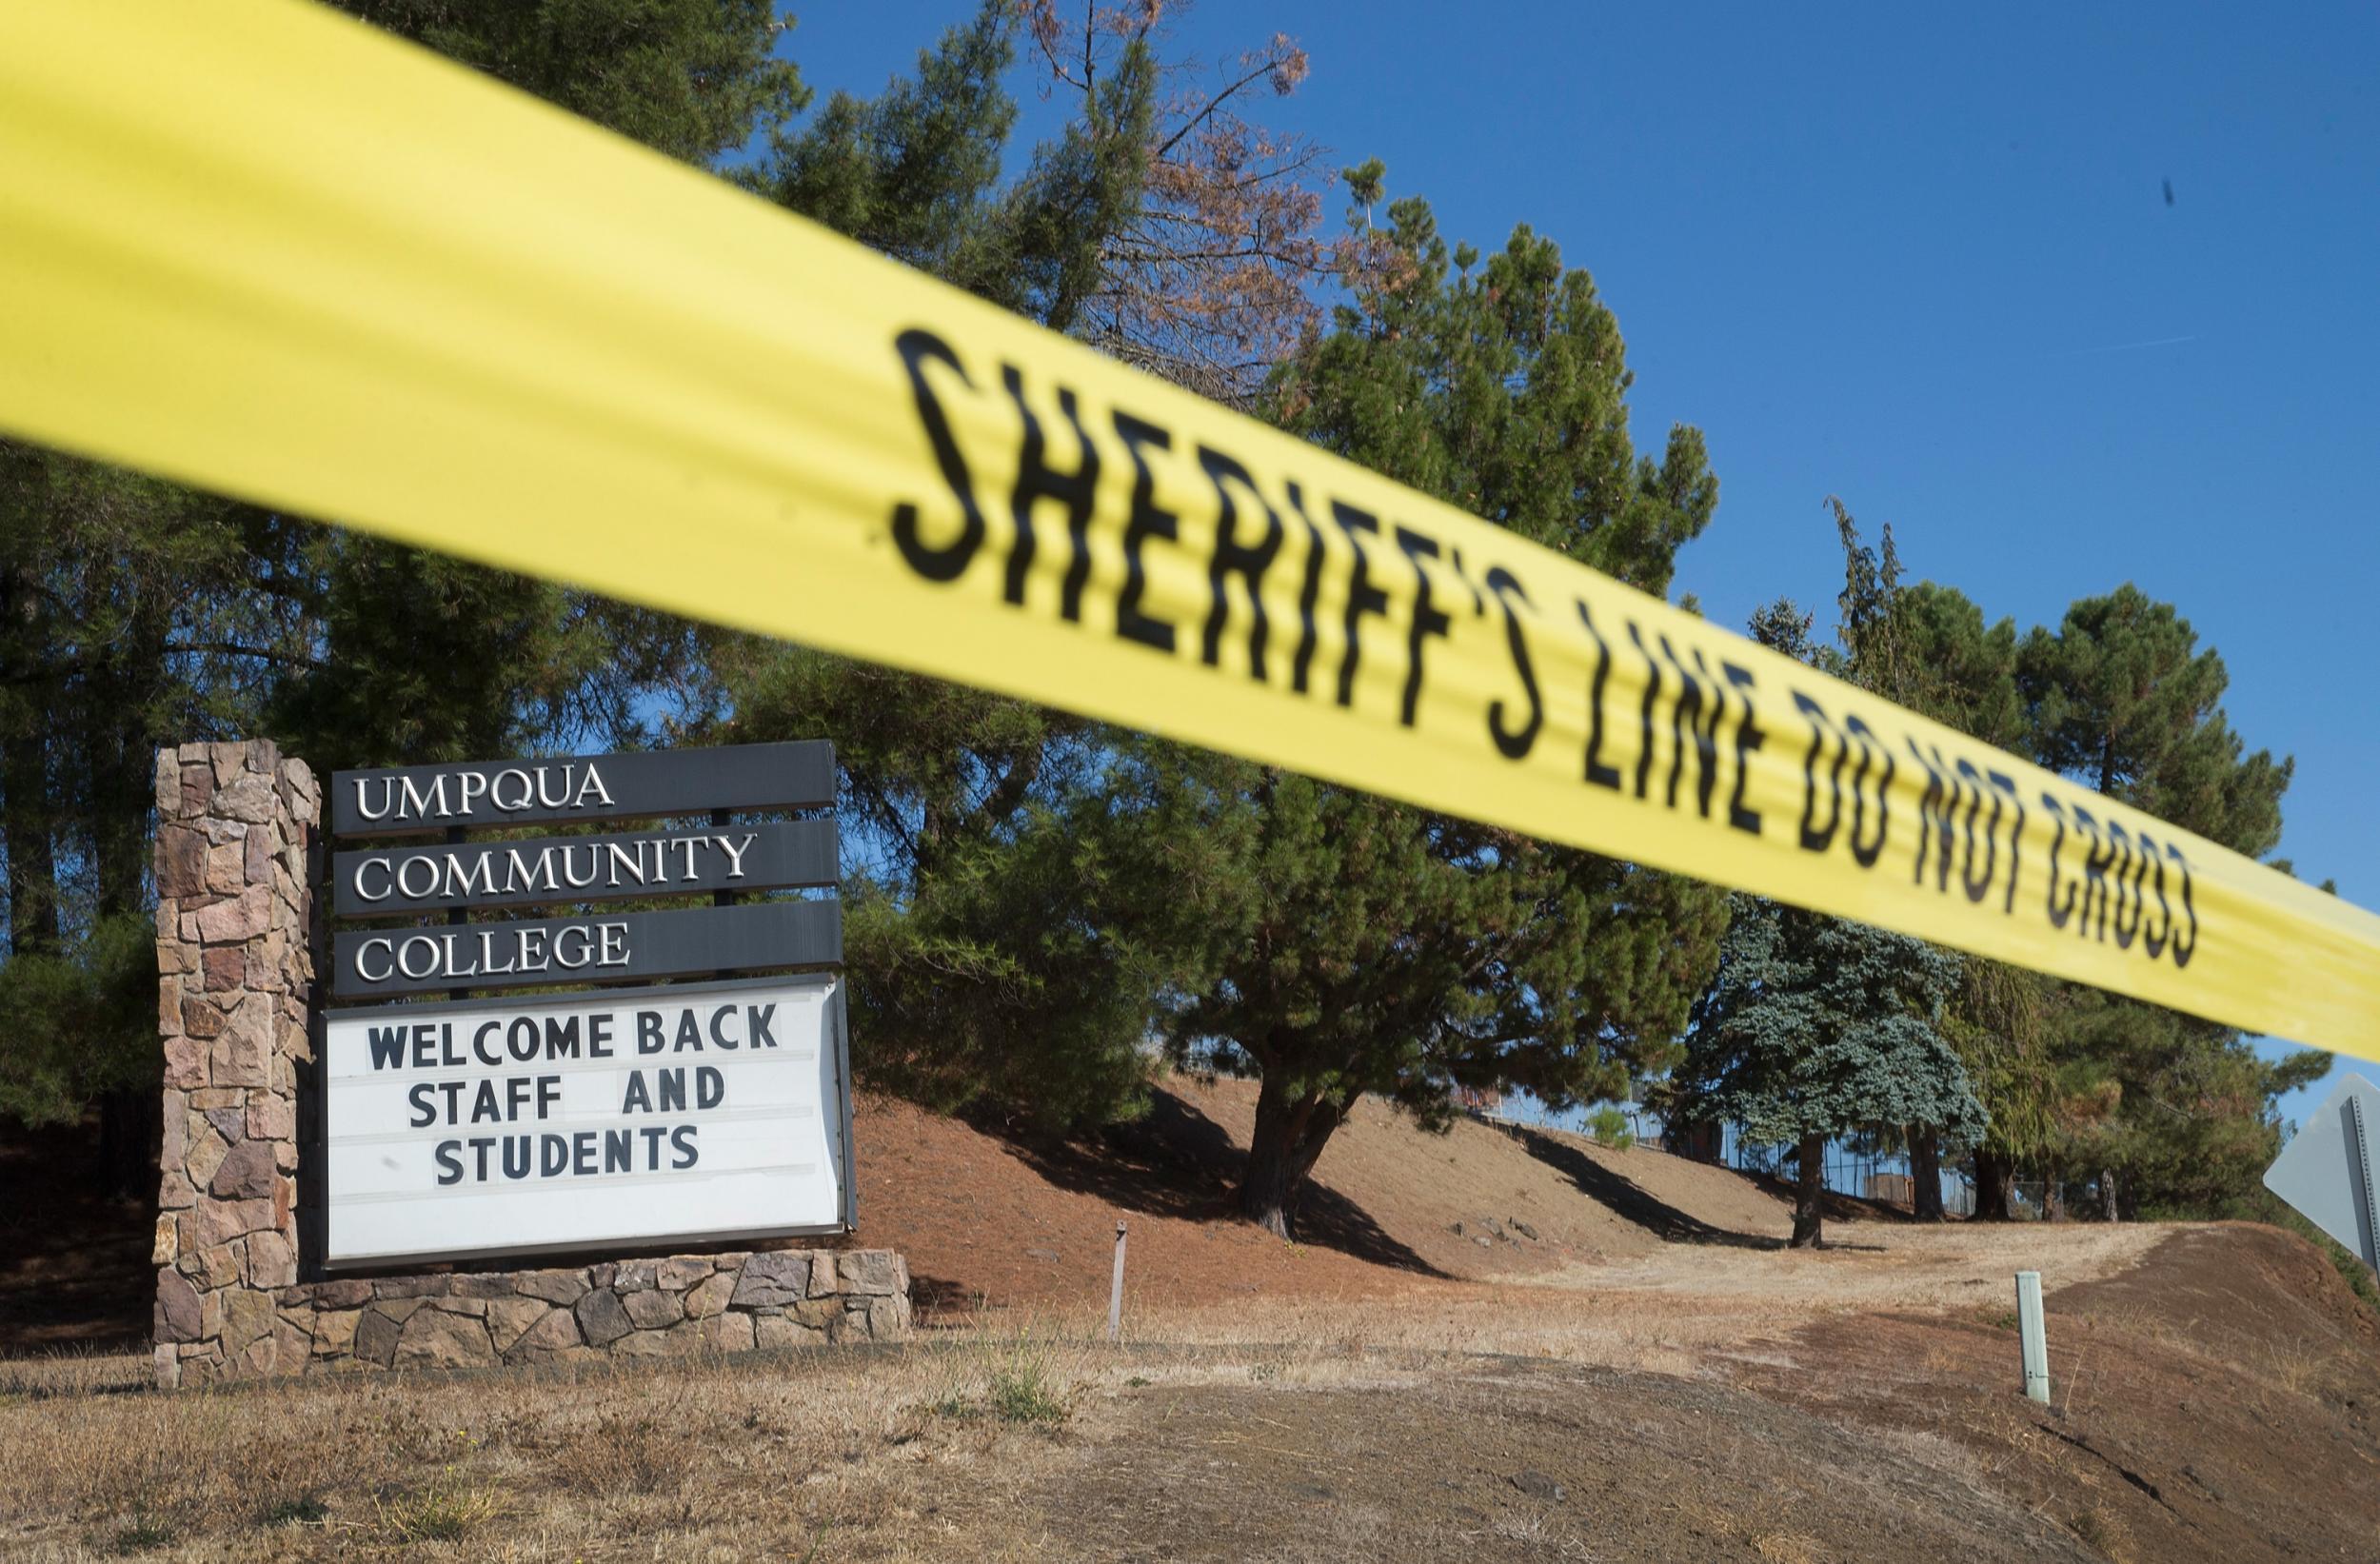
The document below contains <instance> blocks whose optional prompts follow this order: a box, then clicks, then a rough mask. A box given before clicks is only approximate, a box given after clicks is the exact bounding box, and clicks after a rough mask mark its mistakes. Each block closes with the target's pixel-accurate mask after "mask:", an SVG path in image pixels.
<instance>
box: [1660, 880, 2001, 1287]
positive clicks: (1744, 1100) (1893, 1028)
mask: <svg viewBox="0 0 2380 1564" xmlns="http://www.w3.org/2000/svg"><path fill="white" fill-rule="evenodd" d="M1957 980H1958V959H1957V958H1956V957H1954V956H1952V955H1950V954H1948V953H1947V952H1944V951H1941V950H1938V949H1936V948H1935V947H1934V946H1932V945H1929V944H1927V943H1926V942H1925V941H1924V940H1913V939H1910V938H1909V937H1907V936H1905V935H1898V934H1889V933H1886V932H1885V931H1883V930H1881V929H1874V928H1870V927H1868V926H1867V925H1865V924H1862V923H1854V922H1852V921H1849V920H1847V919H1839V918H1830V917H1827V916H1825V915H1824V914H1821V913H1813V912H1805V911H1802V910H1801V909H1799V908H1796V907H1783V906H1779V905H1777V904H1776V903H1775V902H1771V901H1762V900H1759V899H1757V898H1754V897H1737V898H1735V905H1734V917H1733V919H1732V920H1731V921H1730V922H1729V924H1728V929H1727V937H1726V939H1725V940H1723V941H1722V942H1721V944H1720V947H1719V963H1718V972H1717V974H1716V977H1715V978H1714V980H1713V981H1712V983H1711V986H1710V987H1709V988H1708V989H1707V990H1705V992H1704V993H1703V996H1702V998H1701V999H1700V1000H1698V1001H1697V1002H1696V1005H1695V1010H1694V1018H1693V1022H1692V1028H1691V1030H1690V1031H1689V1033H1688V1035H1687V1039H1686V1057H1685V1060H1684V1062H1683V1063H1682V1064H1681V1065H1680V1066H1679V1067H1678V1068H1677V1070H1676V1071H1675V1072H1673V1074H1672V1076H1671V1082H1670V1092H1671V1101H1672V1103H1673V1108H1672V1112H1673V1114H1674V1115H1675V1117H1676V1119H1678V1120H1679V1121H1680V1122H1682V1123H1687V1124H1696V1123H1706V1124H1720V1123H1732V1124H1735V1126H1737V1128H1738V1130H1739V1132H1740V1133H1741V1134H1742V1135H1743V1136H1744V1137H1745V1138H1747V1139H1749V1140H1751V1141H1753V1142H1754V1143H1755V1144H1767V1145H1775V1144H1788V1143H1790V1144H1792V1145H1794V1146H1795V1148H1796V1151H1795V1157H1796V1160H1797V1163H1798V1170H1797V1171H1798V1178H1797V1183H1796V1187H1795V1202H1794V1232H1793V1237H1792V1240H1791V1242H1792V1246H1793V1247H1795V1248H1796V1249H1798V1248H1804V1247H1814V1246H1816V1245H1817V1244H1818V1243H1819V1242H1820V1240H1821V1237H1822V1235H1823V1217H1824V1202H1823V1197H1824V1195H1825V1180H1824V1161H1825V1152H1826V1143H1827V1141H1828V1140H1830V1139H1832V1138H1835V1137H1837V1136H1842V1135H1847V1134H1851V1133H1853V1132H1855V1131H1863V1130H1874V1129H1876V1128H1887V1129H1897V1128H1898V1127H1899V1126H1902V1125H1906V1124H1926V1125H1932V1126H1934V1127H1935V1128H1937V1129H1938V1130H1940V1131H1941V1132H1942V1133H1943V1134H1945V1135H1946V1136H1948V1137H1950V1138H1953V1139H1971V1138H1976V1137H1979V1136H1980V1135H1981V1134H1982V1132H1983V1127H1984V1114H1983V1107H1982V1104H1981V1103H1980V1102H1978V1101H1977V1100H1976V1099H1975V1094H1974V1090H1973V1086H1972V1085H1971V1084H1970V1083H1969V1081H1968V1079H1967V1072H1966V1070H1965V1068H1964V1067H1963V1066H1962V1065H1961V1064H1960V1062H1959V1059H1958V1055H1957V1052H1956V1051H1955V1050H1954V1049H1953V1048H1952V1046H1951V1045H1950V1042H1949V1040H1948V1039H1946V1038H1945V1037H1944V1036H1943V1033H1942V1030H1941V1018H1942V1010H1943V1006H1944V1003H1945V1001H1946V1000H1948V999H1949V997H1950V995H1951V993H1952V991H1953V989H1954V986H1955V984H1956V983H1957Z"/></svg>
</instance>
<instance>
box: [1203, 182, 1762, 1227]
mask: <svg viewBox="0 0 2380 1564" xmlns="http://www.w3.org/2000/svg"><path fill="white" fill-rule="evenodd" d="M1349 178H1350V184H1351V188H1352V190H1353V192H1354V194H1355V196H1356V198H1357V202H1358V204H1359V208H1368V207H1370V206H1371V205H1373V204H1374V203H1376V202H1377V201H1378V197H1379V181H1380V169H1379V168H1378V165H1377V164H1375V165H1370V166H1367V167H1366V168H1361V169H1357V170H1353V171H1352V172H1351V174H1350V176H1349ZM1388 218H1389V227H1388V231H1387V233H1386V235H1385V241H1386V243H1385V249H1386V252H1387V259H1386V261H1385V263H1384V264H1383V265H1381V266H1380V267H1378V268H1376V269H1374V270H1371V271H1370V272H1368V273H1367V274H1366V275H1365V276H1364V277H1363V278H1362V279H1360V280H1359V286H1358V288H1357V291H1356V294H1355V297H1354V299H1353V300H1352V301H1351V302H1350V303H1348V304H1347V305H1345V306H1343V307H1339V309H1338V310H1336V311H1335V312H1334V317H1333V324H1332V327H1331V328H1330V330H1328V331H1327V332H1326V333H1324V334H1322V335H1321V336H1319V338H1317V339H1316V340H1315V341H1314V342H1313V343H1312V345H1311V346H1309V347H1308V348H1307V350H1306V351H1304V352H1302V353H1301V354H1299V357H1298V358H1297V359H1295V360H1293V361H1292V362H1291V363H1290V364H1289V365H1288V366H1285V367H1284V369H1283V370H1282V372H1281V374H1280V376H1279V379H1278V381H1277V384H1276V385H1275V386H1274V387H1273V389H1272V391H1271V393H1270V394H1269V396H1268V400H1267V409H1268V411H1269V412H1270V413H1271V414H1272V416H1274V417H1275V418H1276V419H1277V420H1279V422H1280V423H1281V424H1282V425H1283V426H1285V427H1287V428H1289V429H1291V430H1292V431H1294V432H1297V433H1299V434H1301V435H1303V436H1305V437H1306V438H1308V439H1312V440H1314V441H1316V442H1318V443H1319V444H1320V445H1324V446H1326V447H1328V448H1330V449H1332V450H1335V451H1338V452H1339V454H1341V455H1344V456H1346V457H1348V458H1349V459H1351V460H1353V461H1356V462H1359V463H1361V464H1362V465H1366V466H1369V467H1373V468H1375V469H1376V470H1378V471H1381V472H1383V473H1386V474H1387V475H1389V476H1390V477H1392V478H1395V479H1398V480H1399V481H1400V482H1403V483H1406V484H1409V485H1414V486H1416V487H1418V488H1421V489H1423V490H1425V491H1427V492H1431V493H1435V494H1437V495H1438V496H1439V497H1441V498H1443V499H1445V500H1447V501H1449V502H1451V503H1453V504H1456V505H1461V506H1462V507H1464V508H1465V509H1467V510H1470V511H1472V512H1474V513H1475V514H1478V515H1480V516H1483V517H1485V518H1487V519H1488V520H1489V521H1491V522H1495V523H1497V524H1498V525H1504V526H1508V527H1510V528H1512V529H1513V530H1514V531H1516V532H1518V533H1520V534H1522V535H1523V536H1525V537H1529V538H1531V539H1533V540H1535V541H1537V542H1540V543H1543V544H1548V545H1550V546H1552V547H1555V548H1557V549H1560V550H1561V551H1563V552H1565V553H1567V554H1569V555H1571V556H1572V557H1573V558H1576V559H1579V560H1583V561H1585V562H1587V563H1589V564H1594V565H1596V566H1597V567H1598V568H1601V569H1604V570H1606V571H1608V572H1610V573H1611V574H1614V575H1616V576H1619V577H1620V578H1622V579H1623V580H1628V581H1632V582H1635V583H1636V584H1638V585H1641V586H1644V587H1646V588H1647V589H1649V590H1652V591H1655V592H1659V591H1662V590H1664V589H1665V588H1666V587H1667V585H1668V584H1669V580H1670V573H1671V564H1672V559H1673V557H1674V555H1675V553H1676V548H1677V546H1678V545H1679V544H1682V543H1683V542H1685V541H1686V540H1687V539H1689V538H1692V537H1694V536H1695V535H1696V533H1698V532H1699V531H1700V530H1701V529H1702V527H1703V526H1704V525H1707V523H1708V522H1709V520H1710V517H1711V513H1712V510H1713V508H1714V506H1715V505H1716V502H1717V484H1716V480H1715V479H1714V478H1713V477H1712V476H1711V473H1710V470H1709V467H1708V465H1707V463H1706V461H1705V459H1704V455H1703V446H1702V441H1701V437H1700V435H1699V434H1697V433H1696V431H1694V430H1692V429H1689V428H1683V427H1681V428H1678V429H1676V430H1673V431H1672V432H1671V435H1670V437H1669V441H1668V447H1667V450H1666V452H1665V454H1664V457H1663V460H1662V461H1661V462H1659V463H1657V464H1656V463H1655V462H1653V461H1651V460H1649V459H1642V458H1639V457H1637V456H1636V452H1635V450H1634V447H1633V445H1632V444H1631V441H1630V438H1629V432H1628V419H1627V406H1626V401H1625V394H1624V393H1625V391H1626V389H1627V386H1628V383H1629V377H1628V372H1627V369H1626V367H1625V364H1624V355H1623V351H1622V346H1621V342H1620V337H1619V331H1618V327H1617V325H1616V322H1615V321H1614V320H1613V318H1612V315H1611V312H1610V310H1609V309H1608V308H1606V307H1604V305H1603V303H1602V301H1601V300H1600V299H1599V298H1598V297H1597V294H1596V291H1595V287H1594V284H1593V282H1592V280H1591V279H1590V278H1589V277H1588V276H1587V274H1586V273H1585V272H1583V271H1577V270H1572V269H1569V268H1567V267H1564V266H1563V264H1562V261H1561V256H1560V252H1559V251H1558V250H1557V248H1556V247H1555V246H1554V245H1553V243H1552V242H1551V241H1549V240H1546V239H1544V238H1541V237H1539V236H1538V235H1536V234H1534V233H1532V232H1531V231H1530V230H1529V229H1527V228H1518V229H1516V230H1515V232H1514V233H1513V235H1512V238H1511V241H1510V243H1509V244H1508V245H1507V246H1506V247H1505V248H1504V250H1503V251H1502V252H1501V253H1499V254H1497V255H1496V256H1495V257H1493V258H1492V259H1490V260H1489V261H1488V262H1487V263H1486V265H1485V266H1483V267H1481V266H1479V265H1478V261H1479V258H1478V254H1477V253H1476V252H1475V251H1473V250H1472V249H1470V247H1461V248H1459V249H1456V250H1452V251H1450V250H1449V248H1448V247H1447V246H1446V245H1445V243H1444V242H1443V241H1442V240H1441V239H1440V238H1439V237H1438V231H1437V226H1436V222H1435V219H1434V218H1433V216H1432V214H1431V212H1430V209H1429V208H1428V207H1427V205H1425V204H1424V203H1422V202H1420V201H1418V200H1404V201H1399V202H1398V203H1397V204H1396V205H1395V206H1393V207H1392V208H1389V213H1388ZM1359 221H1360V212H1359ZM1475 267H1478V269H1477V270H1476V271H1475V270H1474V268H1475ZM1210 775H1212V776H1214V777H1215V779H1216V782H1215V786H1216V791H1217V795H1218V797H1219V798H1220V799H1223V800H1226V801H1229V802H1231V803H1232V804H1233V805H1234V806H1235V807H1236V810H1237V812H1238V814H1239V816H1240V819H1241V820H1242V821H1243V822H1244V827H1243V829H1242V831H1241V832H1240V834H1239V835H1238V836H1237V837H1236V838H1235V839H1234V840H1235V841H1238V842H1240V843H1242V844H1244V845H1243V847H1242V850H1241V851H1240V853H1239V854H1238V856H1237V857H1236V859H1235V860H1234V861H1233V862H1232V864H1231V869H1230V873H1229V874H1228V875H1226V876H1225V877H1223V878H1221V879H1220V880H1219V881H1216V882H1215V885H1214V889H1213V891H1212V897H1213V904H1214V907H1215V914H1214V916H1215V921H1216V923H1217V925H1218V927H1219V928H1220V929H1221V930H1222V931H1223V933H1224V936H1225V939H1224V942H1223V945H1222V948H1221V953H1220V958H1219V960H1218V965H1217V968H1216V972H1215V977H1214V980H1213V981H1211V982H1210V983H1208V984H1207V985H1206V986H1205V987H1204V988H1203V989H1201V990H1200V991H1198V992H1197V993H1195V994H1192V995H1189V996H1187V997H1186V998H1185V999H1184V1000H1183V1001H1182V1002H1181V1003H1180V1004H1179V1005H1177V1006H1176V1007H1175V1008H1174V1009H1173V1011H1172V1013H1171V1015H1170V1016H1169V1018H1168V1026H1167V1038H1168V1042H1169V1046H1170V1048H1171V1050H1172V1052H1173V1053H1174V1055H1175V1057H1176V1058H1177V1059H1180V1060H1182V1061H1184V1062H1186V1063H1191V1064H1204V1065H1212V1066H1216V1067H1220V1068H1223V1069H1228V1070H1232V1071H1235V1072H1240V1073H1246V1074H1251V1075H1254V1076H1256V1077H1257V1078H1258V1079H1259V1086H1258V1096H1257V1117H1256V1127H1255V1134H1254V1138H1253V1140H1252V1143H1251V1147H1250V1156H1249V1161H1248V1168H1247V1173H1246V1177H1245V1178H1244V1180H1243V1182H1242V1186H1241V1201H1242V1205H1243V1208H1244V1209H1245V1211H1246V1212H1247V1214H1248V1215H1249V1216H1250V1217H1251V1218H1254V1219H1255V1220H1257V1221H1258V1222H1259V1223H1261V1224H1262V1225H1264V1226H1266V1227H1267V1228H1269V1229H1271V1230H1272V1231H1274V1232H1276V1233H1281V1234H1284V1235H1286V1234H1287V1233H1289V1232H1290V1231H1291V1230H1292V1229H1293V1226H1294V1223H1295V1219H1296V1212H1297V1206H1298V1200H1299V1195H1300V1193H1301V1192H1302V1189H1303V1187H1304V1182H1305V1178H1306V1176H1307V1175H1308V1174H1309V1173H1310V1172H1311V1170H1312V1169H1313V1167H1314V1165H1315V1162H1316V1160H1317V1158H1319V1157H1320V1155H1321V1153H1322V1150H1323V1148H1324V1146H1325V1145H1326V1144H1327V1143H1328V1141H1329V1139H1330V1137H1331V1135H1332V1134H1333V1132H1335V1131H1336V1130H1337V1128H1338V1127H1339V1125H1340V1124H1342V1123H1344V1122H1345V1121H1346V1119H1347V1116H1348V1114H1349V1113H1350V1112H1351V1111H1352V1110H1353V1109H1354V1107H1355V1104H1356V1101H1357V1099H1358V1098H1359V1096H1361V1095H1362V1094H1364V1093H1378V1094H1380V1095H1382V1096H1384V1097H1386V1098H1388V1099H1390V1100H1391V1101H1393V1102H1395V1103H1396V1104H1398V1106H1399V1107H1401V1108H1403V1109H1405V1110H1407V1111H1409V1112H1411V1113H1413V1114H1415V1115H1416V1116H1417V1117H1418V1118H1419V1119H1420V1120H1421V1121H1422V1122H1423V1123H1424V1124H1430V1125H1437V1124H1442V1123H1443V1122H1445V1121H1446V1120H1447V1119H1448V1118H1449V1117H1451V1114H1452V1112H1453V1109H1452V1106H1451V1104H1452V1102H1453V1100H1454V1098H1455V1094H1456V1093H1457V1092H1458V1091H1463V1090H1473V1091H1477V1090H1501V1089H1508V1088H1514V1087H1519V1088H1525V1089H1527V1090H1529V1091H1531V1092H1532V1093H1534V1094H1536V1095H1537V1097H1539V1098H1540V1099H1543V1100H1545V1101H1547V1102H1548V1103H1550V1104H1552V1105H1554V1106H1557V1107H1560V1106H1565V1105H1568V1104H1570V1103H1574V1102H1577V1101H1579V1100H1582V1099H1593V1098H1596V1097H1600V1096H1605V1095H1615V1094H1616V1093H1618V1092H1619V1091H1621V1090H1622V1089H1624V1088H1625V1086H1626V1085H1627V1084H1628V1083H1629V1081H1630V1080H1631V1079H1635V1078H1637V1077H1640V1076H1642V1075H1645V1074H1647V1073H1651V1072H1655V1071H1657V1070H1659V1069H1661V1068H1664V1067H1666V1065H1667V1064H1668V1063H1669V1062H1670V1060H1671V1059H1672V1058H1673V1057H1674V1055H1673V1044H1672V1039H1673V1038H1674V1037H1675V1036H1676V1033H1677V1031H1678V1029H1679V1027H1680V1026H1681V1025H1682V1024H1683V1022H1684V1020H1685V1015H1686V1010H1687V1006H1688V1004H1689V1003H1690V1002H1691V1000H1692V999H1693V996H1694V995H1695V994H1696V993H1697V992H1698V991H1699V990H1700V988H1701V987H1702V983H1703V980H1704V978H1705V976H1706V974H1707V973H1708V971H1709V969H1710V963H1711V960H1712V958H1713V951H1714V948H1715V944H1716V938H1717V934H1718V930H1719V926H1720V921H1721V918H1722V916H1723V906H1724V902H1723V899H1722V898H1721V897H1720V896H1719V895H1718V894H1717V893H1716V892H1713V891H1712V890H1710V889H1709V888H1708V887H1705V886H1701V885H1697V884H1695V883H1693V882H1690V881H1682V880H1678V879H1675V878H1673V877H1669V876H1665V875H1660V874H1656V873H1653V872H1651V871H1647V870H1643V869H1640V868H1636V867H1634V866H1631V865H1628V864H1624V863H1619V862H1616V861H1612V860H1609V859H1604V858H1599V857H1597V856H1596V855H1594V854H1589V853H1581V852H1577V851H1574V850H1571V849H1568V848H1562V847H1556V846H1551V845H1548V844H1546V843H1544V842H1540V841H1533V840H1531V839H1529V838H1526V837H1522V836H1520V835H1518V834H1517V833H1514V832H1510V831H1504V830H1499V829H1496V828H1492V827H1486V826H1481V825H1478V824H1475V823H1473V822H1466V821H1459V820H1454V819H1450V818H1446V817H1443V816H1438V815H1434V814H1430V813H1427V812H1424V811H1419V810H1415V809H1410V808H1407V807H1405V806H1403V805H1400V804H1396V803H1391V802H1386V801H1383V800H1380V799H1377V798H1373V797H1370V796H1368V795H1364V794H1360V793H1355V792H1351V791H1349V790H1347V789H1345V788H1341V787H1337V786H1333V785H1330V784H1327V783H1321V782H1313V781H1311V780H1309V779H1305V778H1301V777H1296V776H1290V775H1286V774H1283V773H1279V772H1277V771H1273V770H1271V769H1268V768H1265V767H1259V766H1253V765H1240V764H1237V763H1234V762H1214V763H1213V766H1212V769H1211V771H1210Z"/></svg>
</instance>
